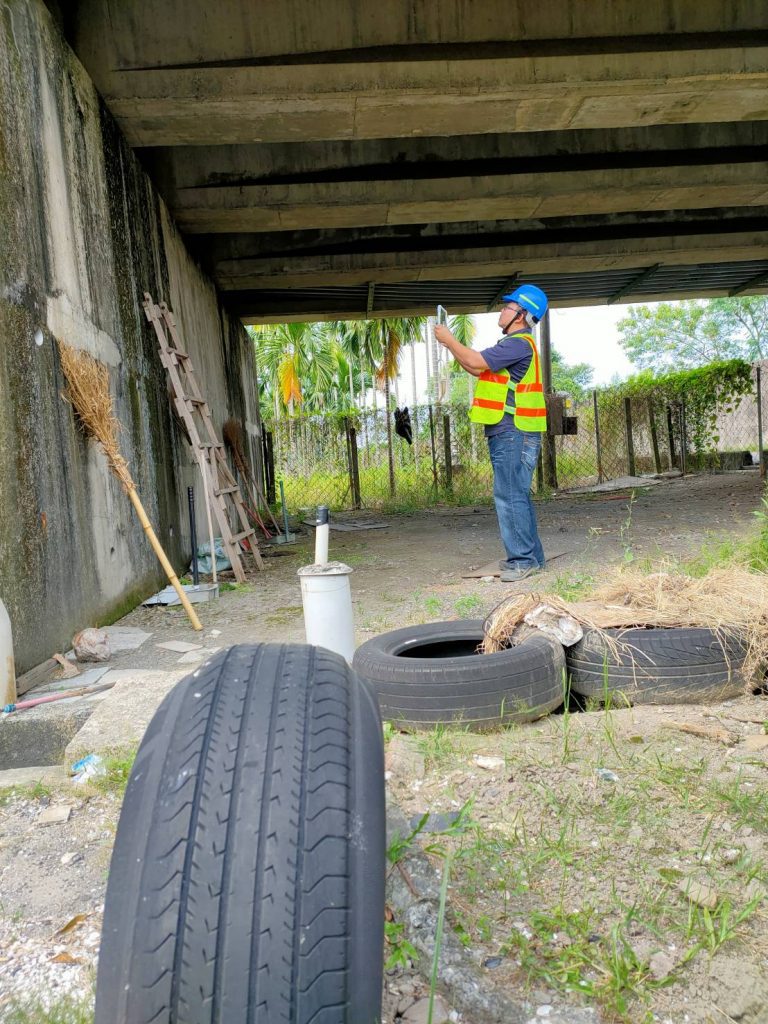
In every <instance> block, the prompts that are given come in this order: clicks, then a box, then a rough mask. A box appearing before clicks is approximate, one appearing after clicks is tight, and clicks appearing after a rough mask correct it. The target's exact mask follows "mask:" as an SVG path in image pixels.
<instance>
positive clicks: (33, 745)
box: [0, 699, 95, 770]
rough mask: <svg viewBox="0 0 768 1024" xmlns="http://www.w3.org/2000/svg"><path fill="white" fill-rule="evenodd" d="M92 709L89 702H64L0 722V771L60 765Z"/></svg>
mask: <svg viewBox="0 0 768 1024" xmlns="http://www.w3.org/2000/svg"><path fill="white" fill-rule="evenodd" d="M94 707H95V704H94V703H93V702H92V701H90V700H86V699H81V700H76V699H75V700H67V701H61V702H56V703H54V704H43V705H41V706H40V707H37V708H29V709H28V710H27V711H17V712H15V713H14V714H12V715H8V717H7V718H3V719H0V770H6V769H9V768H30V767H35V766H39V765H50V764H61V763H62V762H63V760H64V751H65V750H66V748H67V744H68V743H69V742H70V741H71V740H72V738H73V737H74V736H76V735H77V733H78V732H79V730H80V729H81V728H82V726H83V725H84V724H85V722H86V721H87V719H88V716H89V715H90V714H91V712H92V711H93V709H94Z"/></svg>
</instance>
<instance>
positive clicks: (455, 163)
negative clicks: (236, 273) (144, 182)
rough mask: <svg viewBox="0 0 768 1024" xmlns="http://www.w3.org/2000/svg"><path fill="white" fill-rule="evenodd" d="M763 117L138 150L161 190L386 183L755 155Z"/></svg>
mask: <svg viewBox="0 0 768 1024" xmlns="http://www.w3.org/2000/svg"><path fill="white" fill-rule="evenodd" d="M766 146H768V121H736V122H730V123H727V124H724V123H713V124H707V125H701V124H676V125H654V126H653V127H644V128H613V129H598V128H596V129H584V130H580V131H577V130H573V131H552V132H515V133H513V134H506V135H497V134H486V135H454V136H451V137H447V136H442V137H434V136H433V137H429V138H409V139H358V140H353V141H330V142H329V141H322V142H301V143H291V142H286V143H275V144H274V145H269V146H265V145H262V144H260V143H255V144H250V145H245V144H244V145H241V146H167V147H164V146H157V147H154V148H149V149H143V150H141V151H140V156H141V159H142V161H143V162H144V164H145V166H147V167H148V168H149V170H150V173H151V175H152V177H153V178H154V179H155V180H156V181H157V182H158V183H159V185H160V187H161V189H162V190H163V192H164V194H165V195H166V197H167V198H168V199H169V200H170V201H171V203H172V205H175V204H174V200H173V195H174V192H175V191H176V190H180V189H184V188H200V187H203V186H225V185H230V186H246V185H269V184H279V183H281V182H284V183H301V182H312V181H379V180H382V181H385V180H393V181H394V180H398V179H403V178H418V177H420V176H421V175H422V169H424V168H426V169H428V173H426V175H425V176H426V177H428V178H439V177H455V176H456V175H457V174H473V175H476V174H492V173H493V174H496V173H504V174H511V173H521V172H531V173H539V172H546V171H548V170H556V171H560V170H563V169H564V161H567V162H568V169H569V170H590V169H598V168H601V167H604V168H607V167H613V166H623V167H630V166H635V167H665V166H676V165H680V166H682V165H685V164H695V163H698V164H704V163H713V164H714V163H730V162H734V161H736V162H740V161H743V160H750V159H758V158H759V156H760V154H761V153H764V152H765V148H766Z"/></svg>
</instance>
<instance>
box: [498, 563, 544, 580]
mask: <svg viewBox="0 0 768 1024" xmlns="http://www.w3.org/2000/svg"><path fill="white" fill-rule="evenodd" d="M537 572H541V569H540V568H539V567H538V565H526V566H524V567H523V568H522V569H502V570H501V582H502V583H519V582H520V580H525V579H527V578H528V577H529V576H533V574H534V573H537Z"/></svg>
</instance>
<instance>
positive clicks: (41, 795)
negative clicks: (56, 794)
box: [0, 781, 52, 807]
mask: <svg viewBox="0 0 768 1024" xmlns="http://www.w3.org/2000/svg"><path fill="white" fill-rule="evenodd" d="M51 792H52V791H51V788H50V786H46V785H45V783H43V782H40V781H38V782H32V783H30V784H29V785H28V786H8V787H6V788H4V789H0V807H4V806H5V805H6V804H8V803H10V802H11V801H12V800H43V799H45V798H46V797H50V795H51Z"/></svg>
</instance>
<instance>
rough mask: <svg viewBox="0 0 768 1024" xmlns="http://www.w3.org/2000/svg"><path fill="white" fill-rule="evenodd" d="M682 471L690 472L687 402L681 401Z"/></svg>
mask: <svg viewBox="0 0 768 1024" xmlns="http://www.w3.org/2000/svg"><path fill="white" fill-rule="evenodd" d="M680 471H681V473H682V474H683V476H685V474H686V473H687V472H688V429H687V425H686V422H685V402H681V403H680Z"/></svg>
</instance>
